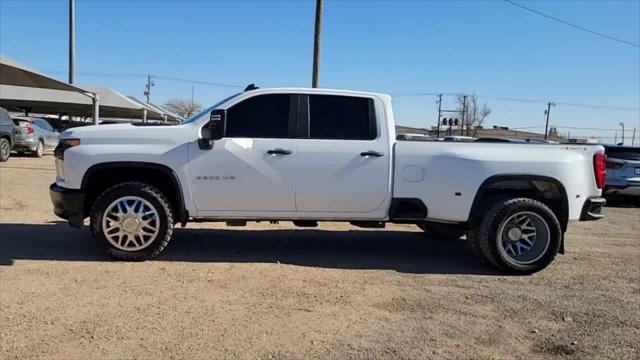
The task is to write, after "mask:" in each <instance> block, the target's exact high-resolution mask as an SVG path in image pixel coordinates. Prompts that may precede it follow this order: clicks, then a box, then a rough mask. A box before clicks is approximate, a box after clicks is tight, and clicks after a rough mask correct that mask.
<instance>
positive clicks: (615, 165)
mask: <svg viewBox="0 0 640 360" xmlns="http://www.w3.org/2000/svg"><path fill="white" fill-rule="evenodd" d="M621 167H622V163H619V162H615V161H607V169H620V168H621Z"/></svg>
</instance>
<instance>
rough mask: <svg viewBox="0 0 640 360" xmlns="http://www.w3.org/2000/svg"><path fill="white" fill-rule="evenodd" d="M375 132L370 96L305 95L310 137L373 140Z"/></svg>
mask: <svg viewBox="0 0 640 360" xmlns="http://www.w3.org/2000/svg"><path fill="white" fill-rule="evenodd" d="M376 136H377V134H376V121H375V114H374V111H373V100H372V99H370V98H364V97H355V96H336V95H309V137H310V138H311V139H342V140H373V139H375V138H376Z"/></svg>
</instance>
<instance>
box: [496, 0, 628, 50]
mask: <svg viewBox="0 0 640 360" xmlns="http://www.w3.org/2000/svg"><path fill="white" fill-rule="evenodd" d="M504 1H505V2H506V3H508V4H511V5H513V6H516V7H519V8H521V9H524V10H527V11H530V12H532V13H534V14H537V15H540V16H542V17H545V18H547V19H550V20H553V21H556V22H559V23H561V24H565V25H567V26H571V27H572V28H574V29H578V30H581V31H584V32H588V33H590V34H592V35H596V36H600V37H603V38H605V39H609V40H613V41H617V42H619V43H622V44H625V45H629V46H633V47H637V48H640V45H639V44H636V43H632V42H631V41H627V40H623V39H619V38H617V37H613V36H611V35H607V34H604V33H601V32H598V31H595V30H591V29H587V28H586V27H584V26H580V25H576V24H573V23H570V22H568V21H565V20H562V19H559V18H557V17H555V16H551V15H547V14H545V13H542V12H540V11H538V10H534V9H532V8H529V7H526V6H524V5H521V4H518V3H517V2H515V1H511V0H504Z"/></svg>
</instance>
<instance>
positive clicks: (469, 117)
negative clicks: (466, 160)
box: [458, 94, 491, 137]
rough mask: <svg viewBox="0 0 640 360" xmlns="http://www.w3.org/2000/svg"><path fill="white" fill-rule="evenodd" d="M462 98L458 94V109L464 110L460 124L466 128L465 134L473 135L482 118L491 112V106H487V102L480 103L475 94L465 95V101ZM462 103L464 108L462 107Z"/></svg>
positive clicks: (480, 124)
mask: <svg viewBox="0 0 640 360" xmlns="http://www.w3.org/2000/svg"><path fill="white" fill-rule="evenodd" d="M463 98H464V95H459V96H458V110H459V111H463V110H464V117H463V118H462V119H461V125H462V126H463V127H464V128H465V129H466V135H467V136H470V135H471V136H473V137H475V136H476V133H477V132H478V129H479V128H480V127H481V126H482V124H483V123H484V120H485V119H486V118H487V117H488V116H489V115H490V114H491V108H489V107H488V106H487V103H483V104H482V105H480V102H479V101H478V96H477V95H476V94H472V95H470V96H467V98H466V101H465V100H464V99H463ZM463 104H464V109H463V108H462V107H463ZM471 129H473V133H471Z"/></svg>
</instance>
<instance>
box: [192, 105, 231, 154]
mask: <svg viewBox="0 0 640 360" xmlns="http://www.w3.org/2000/svg"><path fill="white" fill-rule="evenodd" d="M226 114H227V112H226V111H225V110H213V111H211V115H210V116H209V122H208V123H207V124H206V125H205V126H203V127H202V130H201V134H202V137H201V138H200V139H199V140H198V144H199V145H200V148H201V149H212V148H213V141H214V140H220V139H222V138H223V137H224V130H225V118H226Z"/></svg>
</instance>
